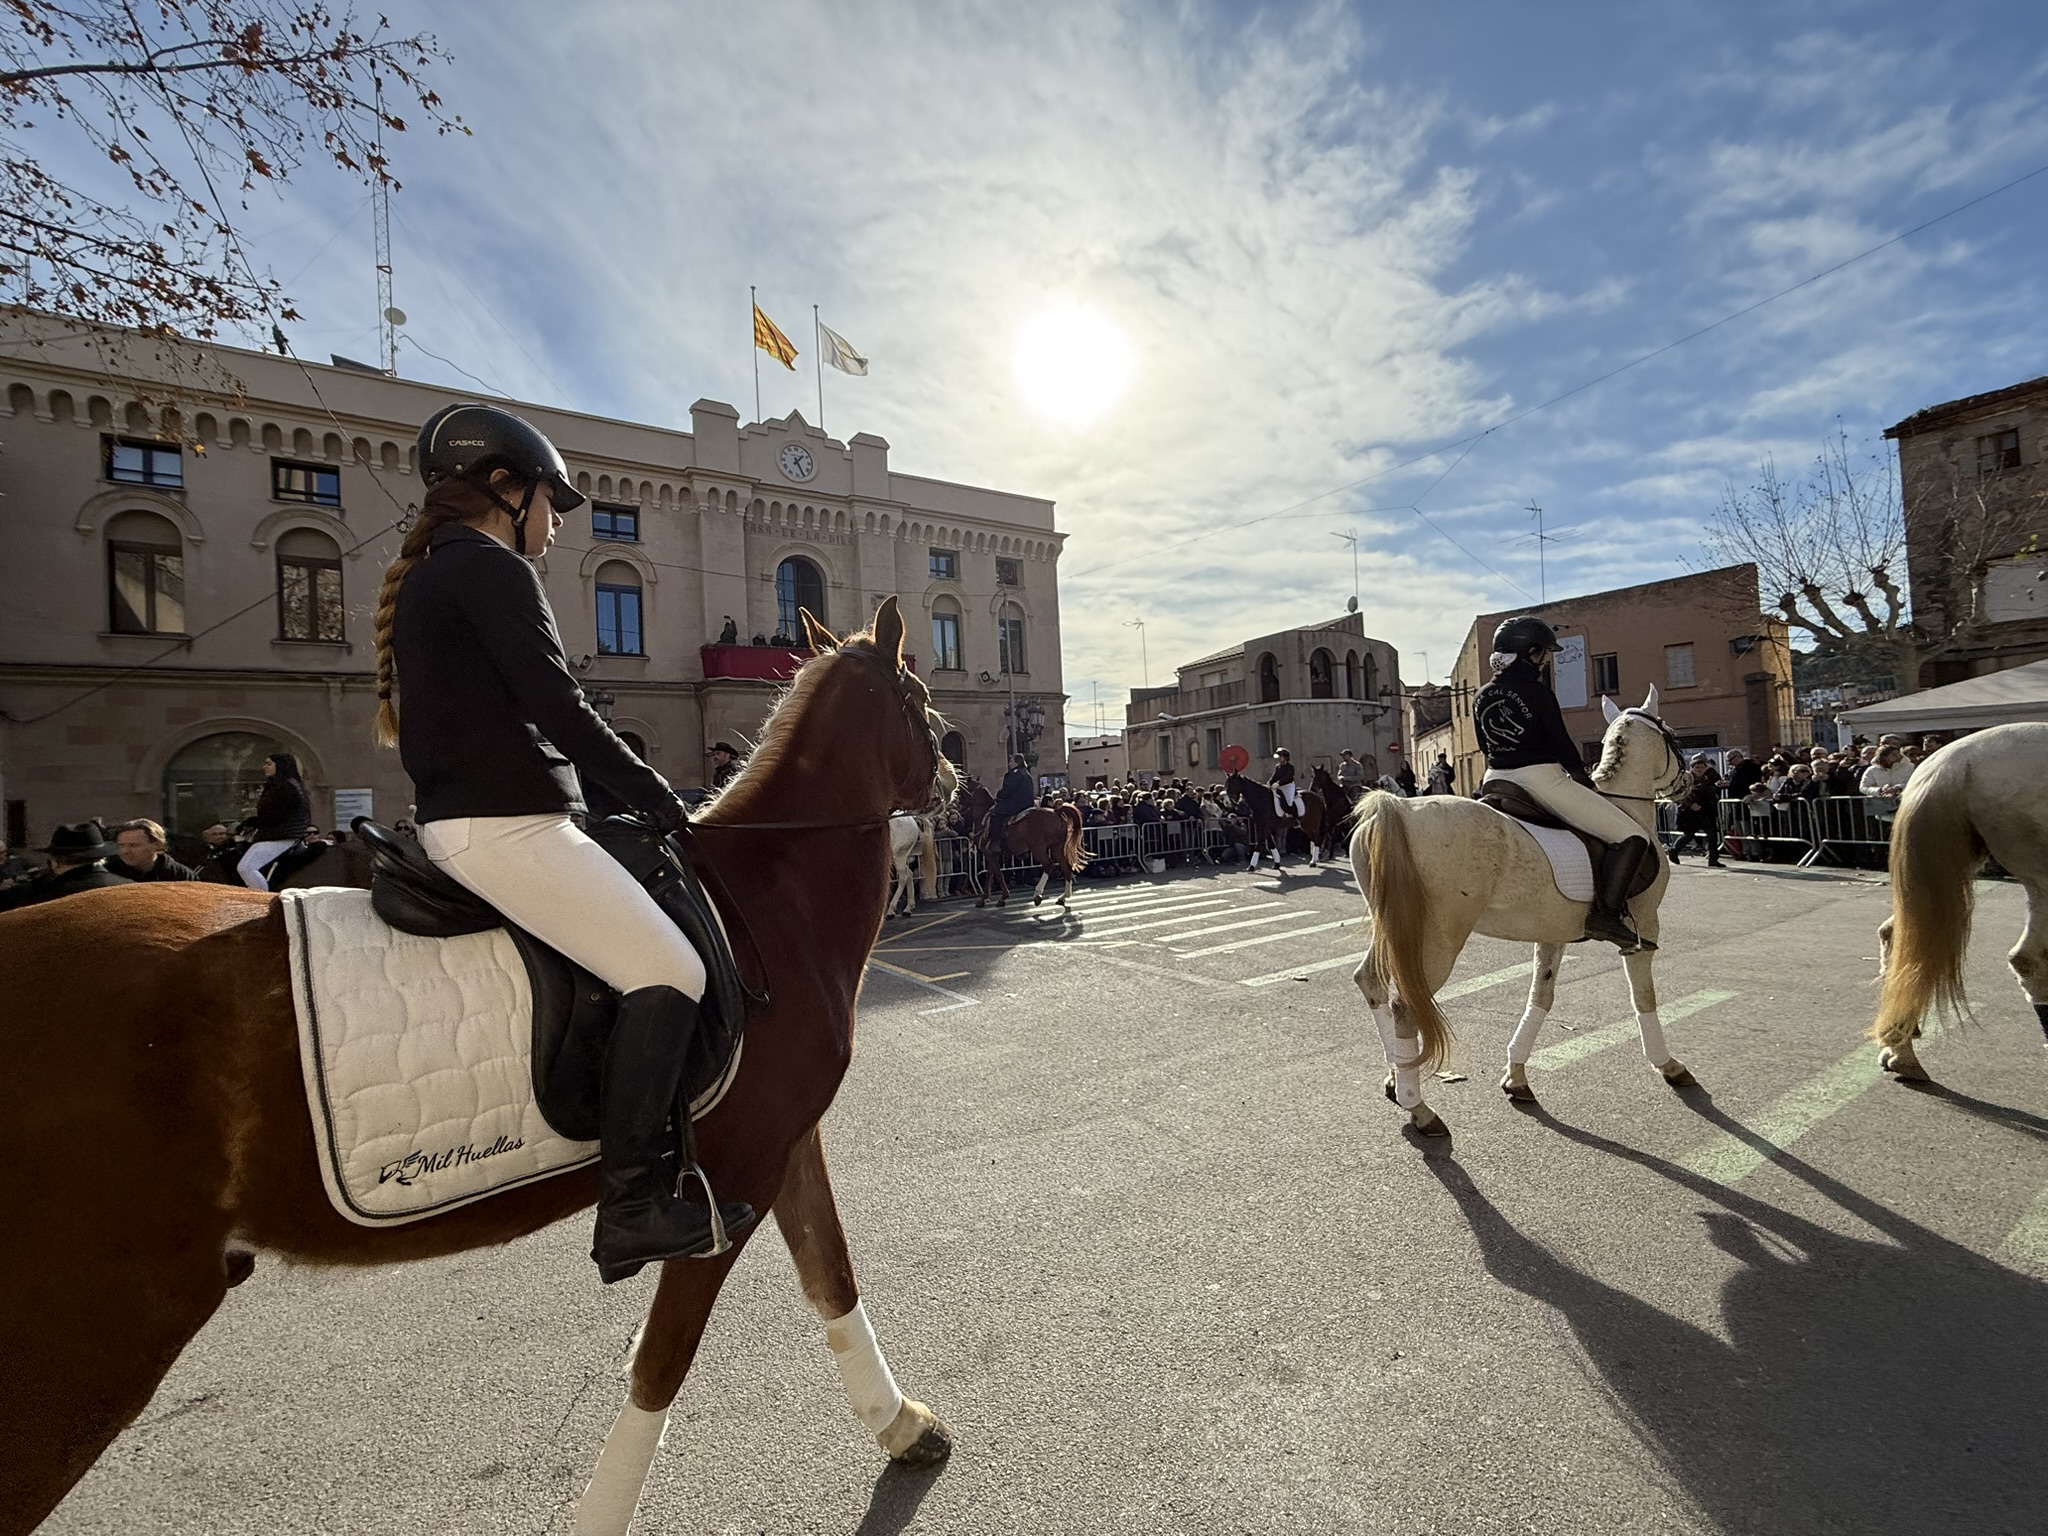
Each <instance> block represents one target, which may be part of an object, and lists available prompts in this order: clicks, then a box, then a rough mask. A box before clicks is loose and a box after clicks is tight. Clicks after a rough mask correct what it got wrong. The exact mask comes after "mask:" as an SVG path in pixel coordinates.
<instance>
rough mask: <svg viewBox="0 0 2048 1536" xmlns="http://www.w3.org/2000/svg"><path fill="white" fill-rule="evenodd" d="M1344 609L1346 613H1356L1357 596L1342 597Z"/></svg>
mask: <svg viewBox="0 0 2048 1536" xmlns="http://www.w3.org/2000/svg"><path fill="white" fill-rule="evenodd" d="M1344 611H1345V612H1346V613H1356V612H1358V599H1357V598H1355V597H1347V598H1345V599H1344Z"/></svg>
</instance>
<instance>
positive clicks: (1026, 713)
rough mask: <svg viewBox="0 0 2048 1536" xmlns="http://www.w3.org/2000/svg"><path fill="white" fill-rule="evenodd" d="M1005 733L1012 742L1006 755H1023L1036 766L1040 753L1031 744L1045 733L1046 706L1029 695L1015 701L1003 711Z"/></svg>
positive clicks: (1030, 764)
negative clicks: (1033, 749) (1032, 748)
mask: <svg viewBox="0 0 2048 1536" xmlns="http://www.w3.org/2000/svg"><path fill="white" fill-rule="evenodd" d="M1003 733H1004V735H1005V736H1006V737H1008V739H1009V744H1010V745H1009V752H1008V753H1006V754H1005V756H1011V755H1014V756H1017V757H1021V758H1023V759H1024V761H1025V763H1026V764H1027V765H1028V766H1030V767H1033V768H1036V767H1037V766H1038V754H1037V753H1036V752H1034V751H1032V750H1031V746H1032V743H1033V742H1035V741H1037V740H1038V738H1039V737H1040V736H1042V735H1044V734H1045V706H1044V705H1043V704H1041V703H1039V702H1038V700H1036V699H1034V698H1028V697H1027V698H1024V699H1022V700H1019V701H1016V702H1013V703H1012V704H1011V705H1010V706H1009V707H1008V708H1007V709H1005V710H1004V711H1003Z"/></svg>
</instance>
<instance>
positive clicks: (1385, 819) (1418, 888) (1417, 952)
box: [1351, 789, 1451, 1072]
mask: <svg viewBox="0 0 2048 1536" xmlns="http://www.w3.org/2000/svg"><path fill="white" fill-rule="evenodd" d="M1360 843H1365V844H1366V845H1367V847H1366V849H1365V850H1361V849H1360V847H1359V844H1360ZM1361 851H1364V852H1366V854H1367V860H1366V876H1365V881H1364V884H1365V904H1366V905H1367V906H1368V907H1370V908H1371V909H1372V948H1371V949H1370V950H1369V951H1367V953H1366V958H1365V963H1366V965H1367V967H1368V968H1369V970H1370V972H1371V974H1372V975H1373V977H1374V978H1375V979H1376V980H1377V982H1378V984H1379V987H1380V988H1381V989H1382V990H1385V989H1391V990H1392V991H1394V992H1397V993H1399V994H1400V997H1401V1001H1402V1002H1403V1003H1404V1004H1406V1005H1407V1010H1408V1016H1409V1017H1410V1018H1412V1019H1413V1020H1414V1021H1415V1024H1416V1028H1417V1029H1418V1030H1419V1031H1420V1033H1421V1036H1422V1060H1421V1062H1420V1066H1421V1068H1422V1070H1423V1071H1425V1072H1428V1071H1431V1070H1433V1069H1434V1068H1436V1067H1437V1066H1439V1065H1441V1064H1442V1062H1443V1061H1444V1059H1445V1057H1446V1056H1447V1055H1449V1053H1450V1046H1451V1028H1450V1025H1449V1024H1448V1023H1446V1022H1445V1020H1444V1016H1443V1013H1442V1012H1441V1011H1440V1010H1439V1009H1438V1008H1437V1005H1436V995H1435V989H1434V988H1432V987H1431V986H1430V984H1429V980H1428V978H1427V977H1426V976H1425V975H1424V973H1423V968H1422V949H1423V944H1424V941H1425V939H1426V937H1427V935H1428V932H1429V888H1428V887H1427V886H1425V885H1424V884H1423V882H1422V871H1421V870H1420V869H1419V868H1418V867H1417V866H1416V863H1415V850H1414V847H1413V845H1412V844H1411V843H1410V842H1409V839H1408V813H1407V805H1406V803H1405V802H1404V801H1403V800H1402V799H1401V797H1400V796H1399V795H1390V794H1388V793H1387V792H1386V791H1385V790H1379V789H1376V790H1372V791H1371V792H1369V793H1368V794H1367V795H1366V796H1365V797H1364V798H1363V799H1362V800H1360V801H1359V809H1358V830H1357V831H1356V832H1355V833H1353V834H1352V838H1351V862H1352V866H1353V867H1354V868H1356V867H1357V865H1358V863H1359V859H1358V855H1359V853H1360V852H1361Z"/></svg>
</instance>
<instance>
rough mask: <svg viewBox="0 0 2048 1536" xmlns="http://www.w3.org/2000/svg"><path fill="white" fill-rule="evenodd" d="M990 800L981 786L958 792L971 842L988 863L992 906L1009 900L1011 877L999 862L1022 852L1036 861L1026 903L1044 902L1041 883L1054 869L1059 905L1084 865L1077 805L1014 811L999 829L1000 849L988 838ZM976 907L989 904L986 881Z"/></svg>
mask: <svg viewBox="0 0 2048 1536" xmlns="http://www.w3.org/2000/svg"><path fill="white" fill-rule="evenodd" d="M994 805H995V798H994V797H993V796H992V795H990V794H989V792H988V791H987V790H986V789H984V788H983V787H982V786H981V785H979V784H975V785H971V786H969V787H968V788H967V789H966V790H965V791H963V792H962V793H961V796H960V807H961V809H962V810H963V811H964V812H965V813H966V816H967V825H968V826H970V827H972V828H973V829H974V843H975V846H976V847H977V848H979V849H980V850H981V855H982V858H983V859H984V860H986V861H987V863H988V872H989V878H990V879H992V880H994V881H995V887H996V905H997V906H998V907H1006V906H1008V905H1009V904H1010V881H1009V877H1008V875H1007V874H1006V873H1005V872H1004V868H1003V866H1004V865H1005V864H1007V863H1009V861H1010V858H1011V857H1012V856H1013V855H1022V856H1024V857H1026V858H1029V859H1031V860H1033V861H1035V862H1036V863H1037V865H1038V888H1037V889H1036V890H1035V891H1033V892H1032V893H1031V905H1033V906H1034V907H1035V906H1037V905H1038V904H1039V903H1040V902H1042V901H1044V900H1045V883H1046V881H1048V880H1050V879H1051V878H1052V877H1053V875H1054V874H1055V873H1057V874H1058V875H1059V876H1060V877H1061V880H1062V882H1063V885H1062V888H1061V891H1060V901H1059V904H1060V905H1061V906H1063V907H1064V906H1066V905H1067V903H1068V901H1069V900H1070V899H1071V898H1072V897H1073V894H1074V876H1075V875H1077V874H1079V873H1080V872H1081V870H1082V869H1083V868H1084V867H1085V866H1086V865H1087V863H1088V851H1087V849H1085V848H1083V847H1082V846H1081V808H1080V807H1079V806H1076V805H1062V806H1056V807H1054V808H1052V809H1050V810H1048V809H1047V808H1046V807H1044V806H1042V805H1034V806H1032V807H1031V808H1030V809H1029V810H1024V811H1019V812H1018V813H1017V814H1016V815H1014V816H1012V817H1011V818H1010V819H1009V821H1008V822H1007V823H1006V824H1005V825H1004V827H1003V847H1002V848H1000V849H998V848H995V847H992V846H991V845H990V843H989V839H988V813H989V810H990V808H991V807H993V806H994ZM974 904H975V905H976V906H977V907H985V906H987V905H988V881H987V880H984V881H983V882H982V886H981V893H980V896H979V899H977V900H976V901H975V903H974Z"/></svg>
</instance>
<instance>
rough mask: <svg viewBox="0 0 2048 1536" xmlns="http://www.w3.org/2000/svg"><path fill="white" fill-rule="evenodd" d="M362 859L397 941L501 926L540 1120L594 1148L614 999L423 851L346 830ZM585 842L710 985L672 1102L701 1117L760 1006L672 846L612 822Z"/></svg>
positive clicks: (374, 900)
mask: <svg viewBox="0 0 2048 1536" xmlns="http://www.w3.org/2000/svg"><path fill="white" fill-rule="evenodd" d="M354 830H355V833H356V835H357V836H358V837H360V838H362V840H363V842H364V843H365V844H366V845H367V846H368V848H369V850H370V905H371V906H372V907H373V908H374V909H375V910H376V913H377V915H378V916H379V917H381V918H382V919H384V921H385V922H387V923H389V924H390V925H391V926H392V927H394V928H396V929H398V930H399V931H400V932H402V933H414V934H421V935H424V936H426V937H428V938H440V939H445V938H454V937H455V936H457V935H459V934H465V933H484V932H487V931H488V930H490V929H492V928H503V929H504V930H505V931H506V932H507V933H508V934H510V935H511V936H512V942H513V944H514V946H515V947H517V949H518V950H519V957H520V959H521V960H522V961H524V962H525V965H526V975H527V980H528V981H529V983H531V985H532V988H533V1092H534V1098H535V1100H536V1102H537V1103H538V1104H539V1106H540V1112H541V1115H542V1117H543V1118H544V1119H545V1120H546V1121H547V1123H548V1124H549V1125H550V1126H552V1127H553V1128H554V1130H555V1131H556V1133H557V1134H558V1135H562V1136H566V1137H568V1138H569V1139H570V1140H571V1141H595V1140H596V1139H597V1131H598V1084H599V1082H600V1080H601V1078H602V1076H603V1067H604V1053H605V1047H606V1046H607V1045H608V1044H609V1043H610V1041H611V1033H612V1025H613V1023H614V1022H615V1021H616V1019H617V1017H618V1007H619V994H618V993H617V992H615V991H614V990H613V989H612V988H610V987H608V986H606V985H605V984H604V983H603V982H602V981H600V980H598V979H597V977H595V976H593V975H591V974H590V972H588V971H586V970H585V969H583V967H582V966H580V965H577V964H576V963H575V962H574V961H572V960H570V959H569V958H568V957H567V956H566V955H564V954H562V953H561V952H560V951H558V950H556V949H553V948H551V947H549V946H548V945H546V944H543V943H542V942H541V941H540V940H539V939H536V938H535V937H534V936H533V935H532V934H530V933H528V932H526V930H525V929H523V928H521V927H519V926H518V925H517V924H516V923H509V922H507V921H506V920H505V918H504V916H503V914H501V913H500V912H499V911H498V909H497V908H496V907H494V906H492V905H491V904H490V903H489V902H487V901H485V900H484V899H483V898H482V897H480V896H478V895H476V894H475V893H474V892H472V891H470V890H469V889H468V888H467V887H465V886H462V885H460V884H458V883H457V882H456V881H455V880H454V879H453V878H452V877H450V876H449V875H447V874H445V873H443V872H442V871H441V870H440V869H439V868H438V867H437V866H436V865H435V864H434V861H433V860H431V859H429V858H428V857H427V854H426V850H425V849H423V848H421V847H420V845H419V843H418V842H417V841H416V840H415V839H413V838H410V837H407V836H404V835H403V834H401V833H398V832H394V831H392V830H391V829H390V828H388V827H382V826H379V825H378V824H377V823H376V822H374V821H371V820H369V819H368V818H366V817H364V818H358V819H357V820H356V822H355V824H354ZM588 830H589V834H590V836H591V838H592V839H593V840H595V841H596V842H597V843H598V844H599V845H600V846H602V847H603V848H604V849H605V851H606V852H608V853H610V854H611V855H612V857H613V858H615V859H617V860H618V861H619V863H620V864H621V865H622V866H624V867H625V869H626V870H627V872H628V873H630V874H631V875H633V877H634V878H635V879H637V880H639V881H640V883H641V884H642V885H643V886H645V887H646V888H647V890H648V893H649V894H650V895H652V896H653V897H654V899H655V901H656V902H658V903H659V904H660V906H661V908H662V910H663V911H664V912H666V913H668V915H669V917H670V918H671V919H672V920H673V921H674V922H675V924H676V926H677V927H678V928H680V929H681V930H682V931H683V936H684V937H685V938H687V939H688V940H689V941H690V943H691V944H692V945H693V946H695V948H696V950H697V953H698V954H699V955H701V956H703V957H704V969H705V972H706V974H707V976H708V978H709V984H708V985H707V986H706V988H705V992H704V999H703V1003H702V1005H701V1007H700V1009H699V1011H698V1027H697V1035H696V1038H695V1039H694V1040H693V1041H692V1042H691V1044H690V1054H689V1058H688V1059H687V1061H686V1062H685V1063H684V1066H683V1082H682V1088H681V1090H680V1092H679V1094H678V1097H679V1098H680V1100H681V1101H682V1103H683V1104H684V1105H688V1106H690V1107H691V1108H692V1109H694V1110H695V1111H696V1113H698V1114H701V1113H703V1112H704V1109H705V1108H708V1105H705V1104H703V1103H702V1101H704V1100H706V1099H707V1098H709V1097H710V1096H711V1095H712V1092H713V1090H714V1089H716V1088H717V1087H718V1086H719V1085H720V1083H722V1082H723V1081H724V1080H725V1078H726V1077H727V1075H728V1073H729V1070H730V1067H731V1064H732V1061H733V1058H734V1057H735V1056H736V1055H737V1054H738V1052H739V1048H740V1041H741V1039H742V1037H743V1035H744V1032H745V1030H746V1021H747V1011H748V1007H749V1004H759V1003H764V1002H766V1000H767V999H766V998H765V996H762V995H758V994H755V993H752V992H749V991H748V990H747V988H746V987H745V985H744V984H743V983H742V981H741V979H740V974H739V967H738V965H737V963H736V962H735V961H734V959H733V954H732V946H731V944H730V943H729V942H727V939H726V936H725V930H724V928H723V926H722V925H721V924H720V923H719V920H718V917H717V916H716V914H715V913H714V912H713V910H712V906H711V901H710V898H709V896H708V895H707V894H706V893H705V891H704V887H703V885H702V883H701V882H700V881H699V880H698V879H697V876H696V872H695V871H694V870H693V869H691V867H690V864H689V861H688V859H687V858H686V857H684V855H683V854H682V853H681V851H680V850H679V849H678V847H677V846H676V845H675V843H674V841H673V840H672V839H669V838H664V837H662V836H660V835H659V834H658V833H656V832H653V831H652V830H650V829H648V828H646V827H643V826H641V825H639V824H638V823H636V822H633V821H631V820H628V819H625V818H620V817H612V818H607V819H606V820H604V821H602V822H598V823H596V824H594V825H593V826H591V827H590V828H589V829H588Z"/></svg>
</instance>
